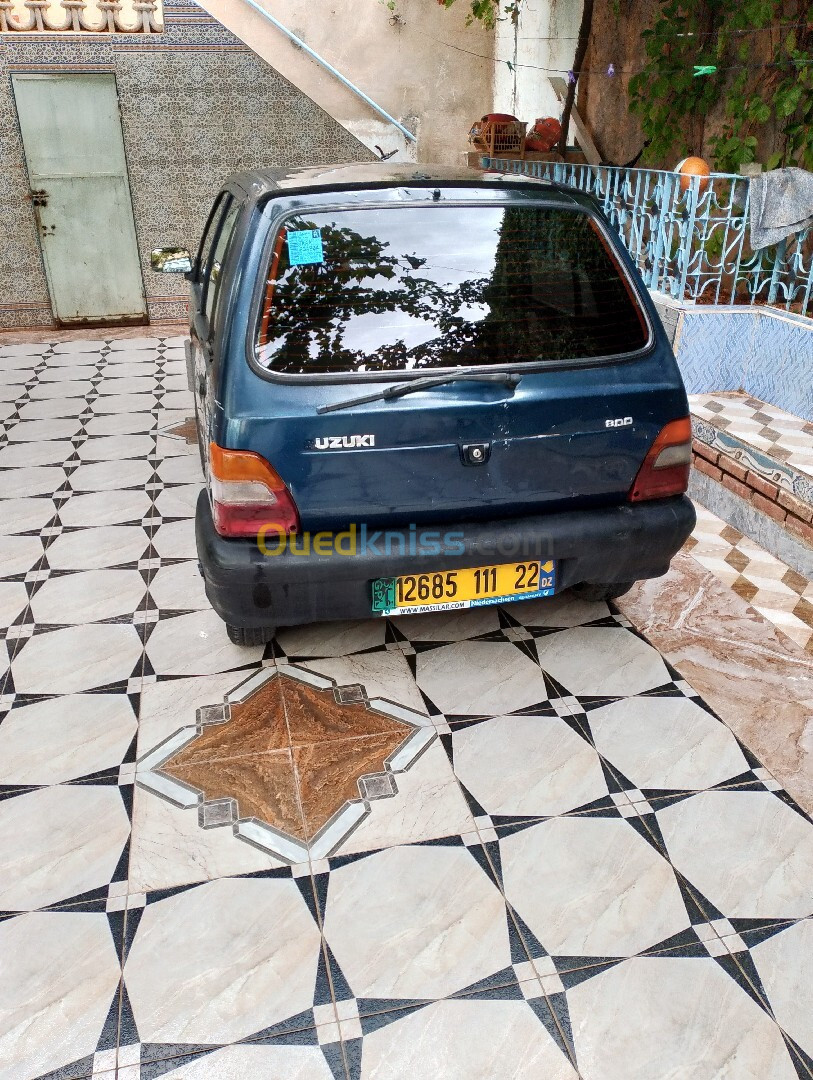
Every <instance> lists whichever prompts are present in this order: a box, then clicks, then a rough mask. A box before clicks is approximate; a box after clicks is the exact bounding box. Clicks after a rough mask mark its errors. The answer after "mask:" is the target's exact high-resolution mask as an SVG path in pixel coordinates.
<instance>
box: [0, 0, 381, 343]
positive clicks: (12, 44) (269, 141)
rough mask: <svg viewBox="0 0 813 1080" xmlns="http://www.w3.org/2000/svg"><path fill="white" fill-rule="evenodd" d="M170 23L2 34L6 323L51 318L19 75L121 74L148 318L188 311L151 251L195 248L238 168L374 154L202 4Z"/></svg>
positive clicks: (1, 297)
mask: <svg viewBox="0 0 813 1080" xmlns="http://www.w3.org/2000/svg"><path fill="white" fill-rule="evenodd" d="M164 18H165V27H166V29H165V33H163V34H156V35H151V36H149V37H140V36H139V37H135V36H127V35H124V34H114V35H106V36H105V37H101V36H100V37H93V36H90V35H88V36H84V35H77V36H73V35H71V36H66V35H57V34H50V35H44V34H43V35H32V34H26V35H22V34H3V35H0V115H2V116H3V117H5V120H4V121H3V122H2V123H0V206H2V210H3V228H2V229H0V326H6V327H8V326H38V325H47V324H49V323H51V322H52V315H51V307H50V303H49V300H48V289H47V285H46V281H45V275H44V271H43V268H42V260H41V256H40V251H39V244H38V241H37V234H36V229H35V222H34V215H33V213H32V210H31V205H30V203H29V202H28V201H27V199H26V195H27V194H28V190H29V186H28V178H27V175H26V171H25V161H24V158H23V149H22V142H21V140H20V134H19V129H18V127H17V123H16V112H15V109H14V100H13V95H12V90H11V78H10V76H11V73H12V72H13V71H15V70H16V71H32V70H39V71H54V72H58V71H73V72H76V71H87V72H92V71H112V72H114V73H115V75H116V81H117V84H118V91H119V104H120V109H121V118H122V127H123V131H124V143H125V149H126V152H127V163H128V168H129V171H130V186H131V190H132V197H133V210H134V215H135V223H136V232H137V234H138V241H139V248H140V250H141V253H142V263H143V273H144V286H145V290H146V293H147V303H148V308H149V313H150V317H151V318H152V319H170V318H183V317H184V316H185V313H186V312H185V302H184V295H183V288H182V287H179V284H178V279H176V278H167V277H163V276H161V275H156V274H153V273H151V272H150V270H149V252H150V250H151V249H152V248H153V247H158V246H161V245H162V244H167V243H181V244H187V245H191V246H194V245H195V244H196V243H197V240H198V238H199V236H200V233H201V230H202V228H203V224H204V223H205V219H206V215H207V213H208V211H209V208H210V206H211V203H212V200H213V198H214V195H215V194H216V192H217V189H218V187H219V185H220V183H221V181H222V180H223V179H224V177H225V176H227V175H228V174H229V173H230V172H234V171H236V170H239V169H244V168H253V167H263V166H275V165H308V164H327V163H330V162H335V161H353V160H362V159H367V158H369V156H370V155H369V152H368V151H367V150H366V148H365V147H364V146H362V144H361V143H359V142H358V141H357V140H356V139H354V138H353V137H352V136H351V135H350V134H349V133H348V132H347V131H346V130H345V129H344V128H342V127H341V126H340V125H339V124H337V123H336V122H335V121H334V120H333V119H332V118H331V117H329V116H328V115H327V114H326V113H325V112H323V111H322V110H321V109H320V108H319V107H318V106H317V105H315V104H314V103H313V102H312V101H311V100H310V99H309V98H307V97H305V96H304V95H303V94H302V93H301V92H300V91H299V90H297V88H296V87H295V86H293V85H292V84H291V83H289V82H287V81H286V80H285V79H283V78H282V77H281V76H280V75H279V74H278V73H277V72H276V71H274V70H273V69H272V68H270V67H268V65H266V64H265V63H264V62H263V61H262V60H260V59H259V58H258V57H257V56H255V54H254V53H252V52H251V51H250V50H249V49H248V48H247V47H246V46H244V45H243V44H242V43H241V42H240V41H238V39H237V38H235V37H234V36H233V35H232V34H230V33H229V32H228V31H227V30H226V29H225V28H224V27H222V26H221V25H220V24H219V23H218V22H216V21H215V20H214V19H212V18H211V17H210V16H208V15H207V14H206V13H205V12H204V11H203V10H202V9H201V8H199V7H197V5H190V4H182V3H180V2H179V0H165V4H164ZM181 284H182V283H181Z"/></svg>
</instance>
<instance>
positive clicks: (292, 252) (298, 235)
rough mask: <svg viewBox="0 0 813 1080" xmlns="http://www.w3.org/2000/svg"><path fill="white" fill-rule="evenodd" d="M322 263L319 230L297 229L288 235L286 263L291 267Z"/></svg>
mask: <svg viewBox="0 0 813 1080" xmlns="http://www.w3.org/2000/svg"><path fill="white" fill-rule="evenodd" d="M324 261H325V252H324V249H323V248H322V233H321V230H319V229H297V231H296V232H289V233H288V262H289V264H290V265H291V266H307V265H308V264H310V263H322V262H324Z"/></svg>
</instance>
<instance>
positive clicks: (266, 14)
mask: <svg viewBox="0 0 813 1080" xmlns="http://www.w3.org/2000/svg"><path fill="white" fill-rule="evenodd" d="M245 2H246V3H247V4H248V5H249V7H253V8H254V10H255V11H258V12H259V13H260V15H262V16H263V18H264V19H268V21H269V22H270V23H272V24H273V25H274V26H276V28H277V30H280V31H281V32H282V33H283V34H285V36H286V37H287V38H288V40H289V41H291V42H293V44H294V45H296V46H297V47H298V48H300V49H302V51H303V52H306V53H307V54H308V56H310V58H311V59H312V60H315V61H316V63H317V64H321V66H322V67H323V68H324V69H325V71H329V72H330V74H331V75H332V76H333V77H334V78H335V79H338V80H339V82H340V83H342V85H343V86H346V87H347V89H348V90H352V91H353V93H354V94H355V95H356V96H357V97H360V98H361V100H362V101H364V102H366V104H367V105H369V106H370V108H371V109H374V110H375V111H376V112H377V113H378V115H379V116H383V117H384V119H385V120H386V121H388V123H390V124H392V125H393V126H394V127H397V128H398V130H399V131H400V132H401V134H402V135H403V136H404V138H405V139H406V140H407V141H408V142H413V143H414V142H417V141H418V140H417V137H416V136H415V135H413V134H412V132H411V131H410V130H409V128H406V127H404V125H403V124H401V123H399V122H398V121H397V120H396V119H395V117H394V116H390V114H389V113H388V112H387V110H386V109H382V108H381V106H380V105H377V104H376V103H375V102H374V101H373V99H372V98H371V97H368V96H367V94H365V93H364V91H363V90H361V89H359V87H358V86H356V85H355V83H351V82H350V80H349V79H348V78H346V77H345V76H344V75H342V73H341V72H340V71H337V69H336V68H335V67H334V66H333V65H332V64H330V63H328V61H327V60H325V58H324V57H323V56H320V55H319V53H318V52H314V50H313V49H312V48H311V47H310V45H308V44H306V42H304V41H303V40H302V38H300V37H297V36H296V34H295V33H293V31H292V30H289V29H288V27H287V26H284V25H283V23H281V22H280V21H279V19H276V18H274V16H273V15H272V14H271V12H270V11H266V9H265V8H264V7H263V6H262V5H261V4H258V3H257V2H256V0H245Z"/></svg>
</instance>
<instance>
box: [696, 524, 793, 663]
mask: <svg viewBox="0 0 813 1080" xmlns="http://www.w3.org/2000/svg"><path fill="white" fill-rule="evenodd" d="M686 550H687V551H689V552H691V555H692V558H694V559H697V561H698V562H699V563H701V564H702V565H703V566H704V567H705V568H706V569H707V570H710V571H711V573H712V574H714V576H715V577H717V578H719V579H720V580H721V581H722V582H723V583H724V584H725V585H729V586H730V587H731V588H732V589H733V590H734V591H735V592H736V593H738V594H739V595H740V596H741V597H742V598H743V599H744V600H746V601H747V602H748V603H749V604H750V605H751V607H753V608H756V610H757V611H758V612H760V614H762V615H764V616H765V618H766V619H768V620H770V622H772V623H773V624H774V625H775V626H777V627H778V628H779V629H780V630H781V631H782V633H783V634H786V635H787V636H788V637H789V638H791V639H792V640H793V641H794V642H795V643H796V644H797V645H799V646H800V647H801V648H802V649H807V651H808V652H810V653H813V582H810V581H808V580H807V578H804V577H802V575H801V574H798V573H797V572H796V571H795V570H792V569H791V568H790V567H789V566H787V565H786V564H785V563H783V562H780V560H779V559H777V558H775V557H774V556H773V555H770V554H769V553H768V552H767V551H765V549H764V548H761V547H760V546H759V544H755V543H754V541H753V540H750V539H749V538H748V537H747V536H743V534H742V533H741V532H738V531H737V530H736V529H735V528H734V527H733V526H732V525H728V524H727V523H726V522H725V521H723V520H722V519H721V518H718V517H716V516H715V515H714V514H712V513H711V511H709V510H706V509H705V507H702V506H698V507H697V527H696V528H695V531H694V533H693V534H692V536H691V537H690V538H689V540H688V541H687V542H686Z"/></svg>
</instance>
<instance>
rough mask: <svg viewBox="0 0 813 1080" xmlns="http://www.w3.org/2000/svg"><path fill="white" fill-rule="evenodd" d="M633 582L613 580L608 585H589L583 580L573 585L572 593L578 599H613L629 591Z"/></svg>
mask: <svg viewBox="0 0 813 1080" xmlns="http://www.w3.org/2000/svg"><path fill="white" fill-rule="evenodd" d="M634 584H635V582H634V581H614V582H612V584H610V585H591V584H590V583H589V582H587V581H583V582H582V583H581V584H580V585H574V586H573V595H574V596H577V597H578V598H579V600H591V601H592V600H595V601H598V600H615V598H616V597H617V596H623V595H624V593H626V592H629V591H630V589H631V588H632V586H633V585H634Z"/></svg>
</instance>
